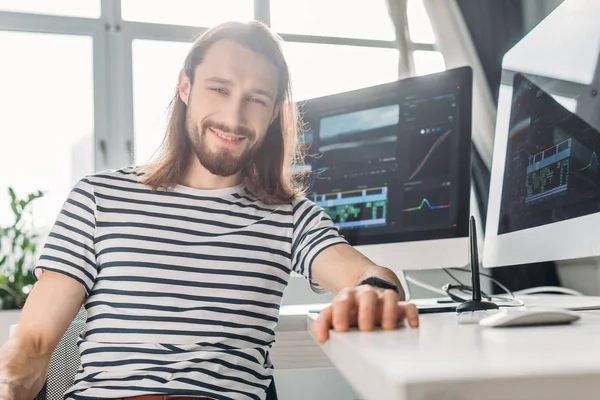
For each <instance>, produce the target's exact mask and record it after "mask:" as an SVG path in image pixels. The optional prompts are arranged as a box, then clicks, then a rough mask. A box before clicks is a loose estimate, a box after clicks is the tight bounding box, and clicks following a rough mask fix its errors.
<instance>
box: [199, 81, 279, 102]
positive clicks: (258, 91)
mask: <svg viewBox="0 0 600 400" xmlns="http://www.w3.org/2000/svg"><path fill="white" fill-rule="evenodd" d="M204 82H214V83H220V84H222V85H227V86H233V85H234V83H233V82H232V81H230V80H229V79H225V78H221V77H218V76H212V77H210V78H206V79H205V80H204ZM251 92H252V93H254V94H259V95H262V96H265V97H267V98H268V99H269V100H273V95H272V94H271V93H269V92H268V91H266V90H264V89H260V88H255V89H252V90H251Z"/></svg>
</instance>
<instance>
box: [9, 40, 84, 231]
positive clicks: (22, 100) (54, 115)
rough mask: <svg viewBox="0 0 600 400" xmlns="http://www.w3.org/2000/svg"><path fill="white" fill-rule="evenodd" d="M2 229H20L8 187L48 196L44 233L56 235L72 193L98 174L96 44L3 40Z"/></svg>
mask: <svg viewBox="0 0 600 400" xmlns="http://www.w3.org/2000/svg"><path fill="white" fill-rule="evenodd" d="M0 48H1V49H2V62H1V63H0V88H2V90H0V110H2V118H0V149H2V157H0V171H3V172H2V173H1V174H0V225H6V224H7V223H9V222H12V220H13V219H12V212H11V210H10V208H9V206H8V195H7V187H8V186H12V187H14V189H15V191H16V192H17V194H18V195H20V196H25V195H26V194H27V193H30V192H33V191H37V190H42V191H46V192H47V194H46V196H45V197H44V198H43V199H41V200H37V201H36V202H35V203H34V208H33V210H34V217H35V218H36V219H35V222H36V226H38V227H40V228H42V229H44V228H49V227H50V226H51V225H52V224H53V223H54V220H55V219H56V216H57V215H58V212H59V211H60V208H61V207H62V205H63V203H64V201H65V199H66V197H67V195H68V194H69V191H70V190H71V189H72V187H73V185H74V184H75V183H76V182H77V181H78V180H79V179H80V178H82V177H83V176H84V175H87V174H90V173H93V172H94V157H93V154H94V152H93V149H94V148H93V146H94V102H93V100H94V99H93V65H92V64H93V62H92V57H93V55H92V38H91V37H86V36H68V35H49V34H36V33H19V32H1V31H0Z"/></svg>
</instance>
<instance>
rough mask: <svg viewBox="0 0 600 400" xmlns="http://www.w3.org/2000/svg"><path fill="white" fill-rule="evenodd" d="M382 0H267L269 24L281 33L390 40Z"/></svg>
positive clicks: (391, 32)
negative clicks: (269, 6)
mask: <svg viewBox="0 0 600 400" xmlns="http://www.w3.org/2000/svg"><path fill="white" fill-rule="evenodd" d="M385 3H386V0H327V1H323V0H293V1H292V0H271V26H272V27H273V29H275V30H276V31H278V32H281V33H296V34H302V35H317V36H336V37H348V38H359V39H376V40H394V39H395V38H396V33H395V31H394V25H393V23H392V20H391V18H390V16H389V14H388V10H387V6H386V4H385Z"/></svg>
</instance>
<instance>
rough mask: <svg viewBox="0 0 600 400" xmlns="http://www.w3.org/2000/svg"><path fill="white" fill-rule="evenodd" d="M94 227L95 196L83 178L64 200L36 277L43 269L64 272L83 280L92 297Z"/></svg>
mask: <svg viewBox="0 0 600 400" xmlns="http://www.w3.org/2000/svg"><path fill="white" fill-rule="evenodd" d="M95 230H96V198H95V195H94V190H93V187H92V185H91V184H90V182H89V181H88V180H87V178H84V179H82V180H80V181H79V182H78V183H77V184H76V185H75V187H74V188H73V190H72V191H71V193H70V194H69V197H68V198H67V201H66V202H65V203H64V205H63V208H62V210H61V212H60V214H59V215H58V217H57V219H56V222H55V223H54V226H53V227H52V230H51V231H50V234H49V235H48V238H47V240H46V244H45V245H44V248H43V250H42V252H41V255H40V258H39V260H38V262H37V264H36V266H35V269H34V272H35V276H36V277H39V276H40V274H41V273H42V272H43V271H54V272H58V273H61V274H63V275H66V276H68V277H70V278H72V279H75V280H76V281H77V282H79V283H81V284H82V285H83V286H84V288H85V291H86V296H89V294H90V292H91V290H92V287H93V286H94V282H95V280H96V276H97V265H96V252H95V250H94V234H95Z"/></svg>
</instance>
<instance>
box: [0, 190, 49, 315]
mask: <svg viewBox="0 0 600 400" xmlns="http://www.w3.org/2000/svg"><path fill="white" fill-rule="evenodd" d="M8 194H9V196H10V208H11V210H12V212H13V214H14V223H13V224H12V225H10V226H8V227H1V226H0V300H1V301H2V304H1V307H2V308H4V309H7V308H21V307H23V305H24V304H25V300H27V296H28V295H29V292H30V291H31V288H32V286H33V284H34V283H35V277H34V276H33V264H34V262H35V261H34V260H35V255H36V250H37V240H36V239H37V237H38V235H37V234H36V233H35V231H34V229H33V221H32V219H33V218H32V214H31V210H30V208H31V207H30V205H31V203H32V202H33V201H35V200H37V199H39V198H41V197H43V196H44V193H42V192H41V191H38V192H37V193H31V194H28V195H27V196H26V197H25V198H23V199H21V198H18V197H17V195H16V194H15V191H14V190H13V188H10V187H9V188H8Z"/></svg>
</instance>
